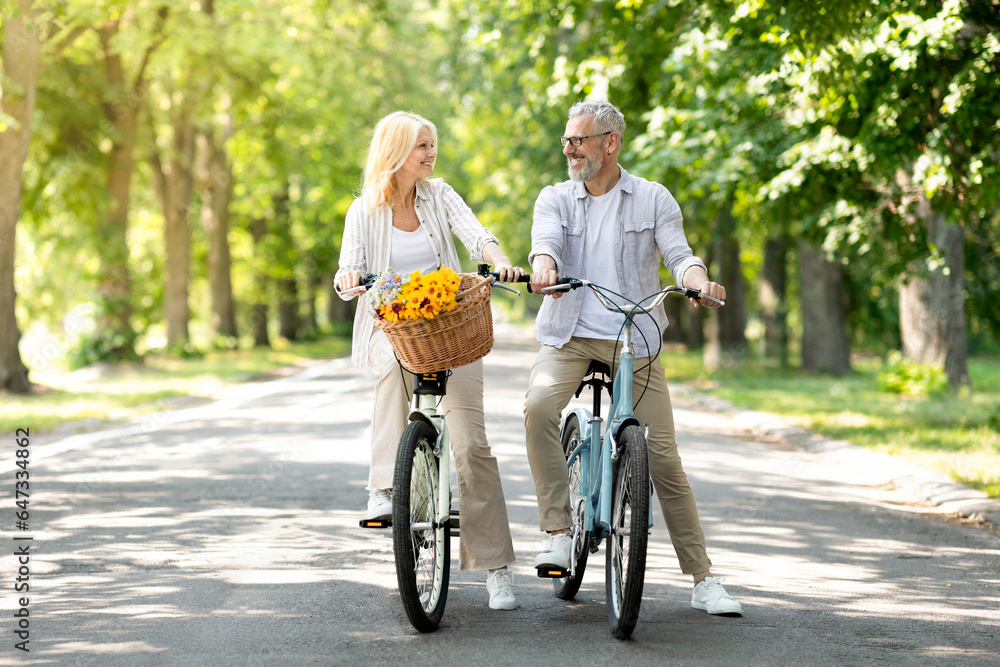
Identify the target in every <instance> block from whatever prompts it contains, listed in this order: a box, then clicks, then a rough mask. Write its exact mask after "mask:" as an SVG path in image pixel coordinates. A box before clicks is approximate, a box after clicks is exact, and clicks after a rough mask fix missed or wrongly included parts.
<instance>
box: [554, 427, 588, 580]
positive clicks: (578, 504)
mask: <svg viewBox="0 0 1000 667" xmlns="http://www.w3.org/2000/svg"><path fill="white" fill-rule="evenodd" d="M579 444H580V422H579V420H578V419H577V417H576V415H570V416H569V417H568V418H567V420H566V426H565V428H564V429H563V438H562V447H563V454H565V456H566V459H567V460H568V459H569V455H570V454H571V453H572V452H573V450H574V449H576V447H577V446H578V445H579ZM582 465H583V461H582V460H581V459H580V457H577V458H576V459H575V460H574V461H573V463H572V464H570V466H569V503H570V510H571V511H572V513H573V526H572V532H573V535H574V536H578V537H577V538H576V539H575V540H574V542H573V553H572V554H571V557H572V558H573V559H574V560H575V561H576V572H575V574H572V575H570V576H566V577H560V578H558V579H553V580H552V587H553V588H555V591H556V597H558V598H559V599H561V600H572V599H573V597H574V596H575V595H576V594H577V592H578V591H579V590H580V584H582V583H583V572H584V570H586V569H587V557H588V556H589V555H590V533H589V532H586V529H587V515H586V509H585V506H584V505H585V503H586V502H587V500H586V498H584V496H583V489H582V488H581V484H580V468H581V466H582Z"/></svg>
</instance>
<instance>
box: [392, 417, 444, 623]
mask: <svg viewBox="0 0 1000 667" xmlns="http://www.w3.org/2000/svg"><path fill="white" fill-rule="evenodd" d="M436 439H437V431H436V430H435V429H434V428H433V427H432V426H431V425H430V424H427V423H426V422H422V421H414V422H410V425H409V426H407V427H406V430H405V431H403V437H402V438H400V441H399V452H398V454H397V456H396V472H395V477H394V478H393V503H392V546H393V552H394V554H395V558H396V581H397V583H398V585H399V595H400V597H401V598H402V599H403V608H404V609H405V610H406V616H407V618H409V619H410V623H411V624H412V625H413V627H414V628H416V629H417V630H419V631H420V632H433V631H434V630H437V627H438V624H440V623H441V616H442V615H444V605H445V601H446V600H447V598H448V575H449V571H450V569H451V533H450V530H449V525H448V523H449V522H448V521H444V522H439V521H438V517H439V516H440V515H441V512H440V511H439V508H438V505H439V497H440V496H439V494H438V485H439V483H440V482H439V480H438V459H437V457H436V456H435V455H434V442H435V440H436Z"/></svg>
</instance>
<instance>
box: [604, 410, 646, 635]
mask: <svg viewBox="0 0 1000 667" xmlns="http://www.w3.org/2000/svg"><path fill="white" fill-rule="evenodd" d="M612 474H613V476H612V479H613V486H612V488H611V535H610V537H609V539H608V549H607V569H606V571H605V577H606V579H607V582H606V589H605V590H606V595H607V605H608V623H609V624H610V625H611V634H612V635H614V637H615V638H617V639H627V638H628V637H629V636H630V635H631V634H632V631H633V630H634V629H635V624H636V622H637V621H638V620H639V606H640V605H641V604H642V586H643V582H644V580H645V576H646V546H647V543H648V541H649V459H648V457H647V454H646V437H645V436H644V435H643V432H642V429H641V428H639V427H638V426H636V425H634V424H633V425H630V426H626V427H625V428H624V429H622V431H621V432H620V433H619V434H618V460H617V461H615V463H614V469H613V473H612Z"/></svg>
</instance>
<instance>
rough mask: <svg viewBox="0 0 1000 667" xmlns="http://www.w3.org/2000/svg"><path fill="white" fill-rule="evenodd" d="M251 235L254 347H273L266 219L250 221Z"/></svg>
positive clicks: (251, 319) (251, 322)
mask: <svg viewBox="0 0 1000 667" xmlns="http://www.w3.org/2000/svg"><path fill="white" fill-rule="evenodd" d="M250 234H251V235H252V236H253V247H254V255H255V257H254V270H255V271H256V273H257V275H256V276H254V292H255V294H254V304H253V315H252V316H251V318H250V326H251V328H252V329H253V341H254V347H271V338H270V336H269V335H268V333H267V319H268V308H267V287H268V277H267V272H266V271H265V270H264V267H266V266H267V257H266V252H267V251H266V249H265V248H264V236H265V235H266V234H267V221H266V220H265V219H264V218H254V219H253V220H251V221H250Z"/></svg>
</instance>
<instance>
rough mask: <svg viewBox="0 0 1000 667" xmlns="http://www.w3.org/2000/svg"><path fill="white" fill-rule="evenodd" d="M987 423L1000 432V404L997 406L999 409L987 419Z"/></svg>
mask: <svg viewBox="0 0 1000 667" xmlns="http://www.w3.org/2000/svg"><path fill="white" fill-rule="evenodd" d="M986 424H987V425H988V426H989V427H990V428H991V429H993V431H995V432H996V433H1000V405H998V406H997V409H996V410H994V411H993V414H991V415H990V416H989V419H987V420H986Z"/></svg>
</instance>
